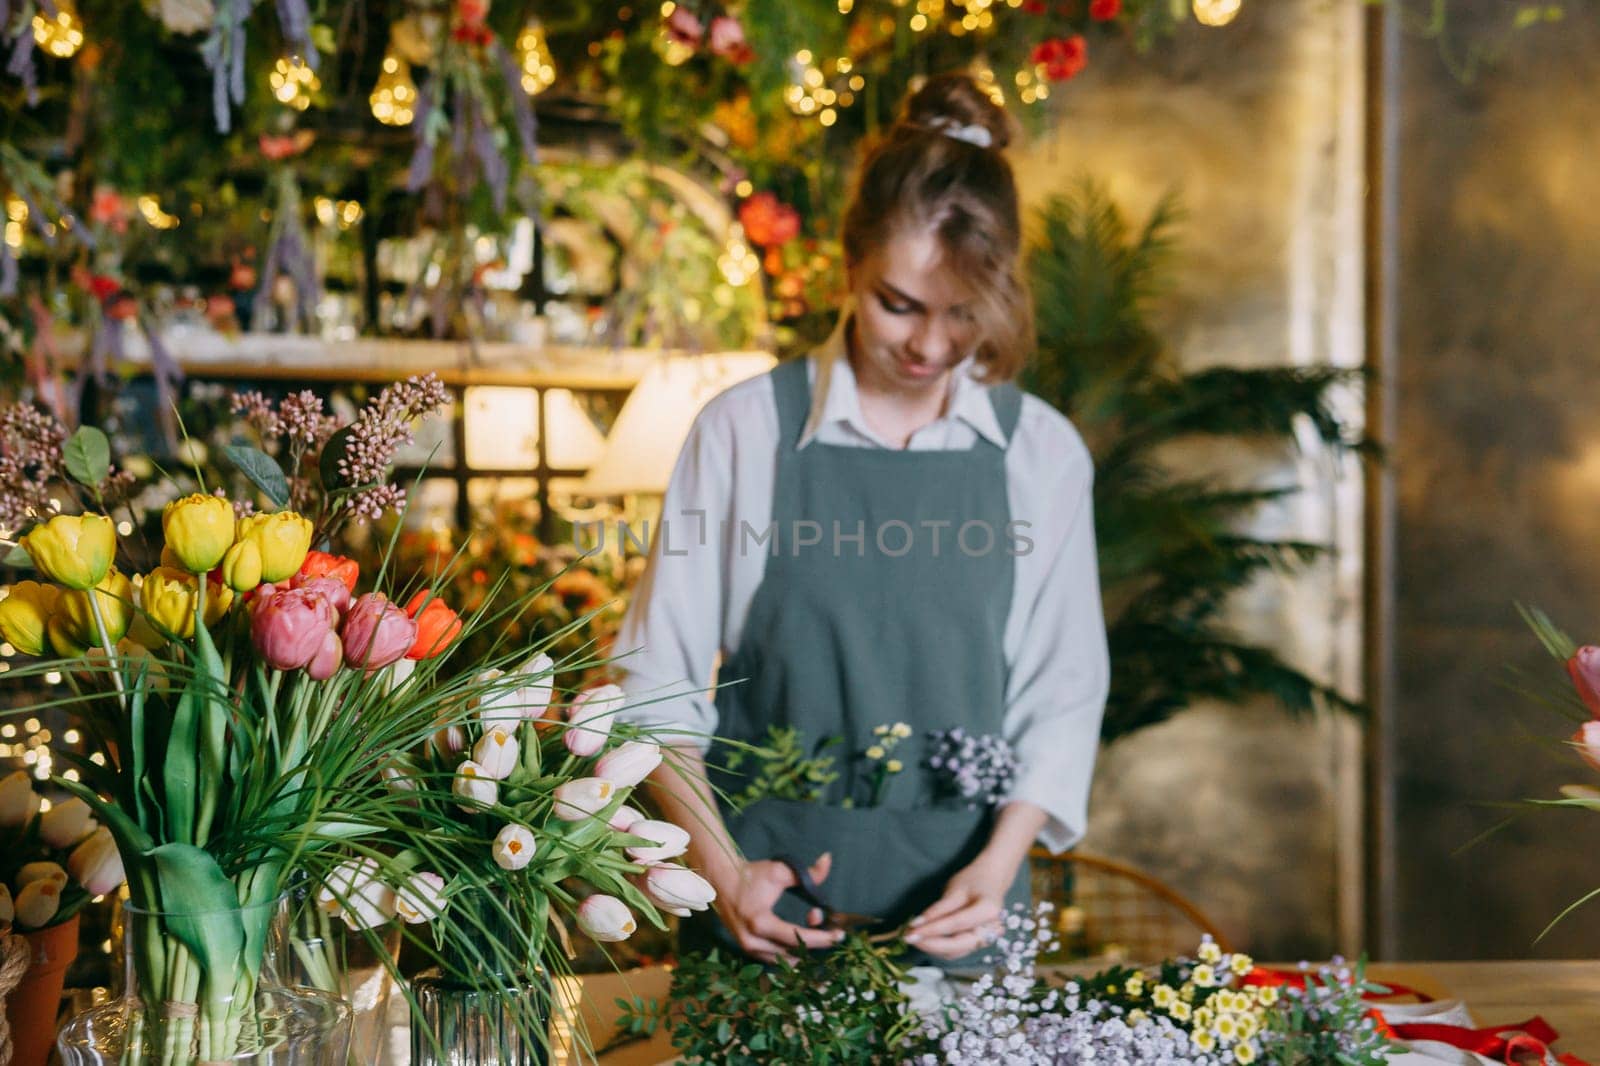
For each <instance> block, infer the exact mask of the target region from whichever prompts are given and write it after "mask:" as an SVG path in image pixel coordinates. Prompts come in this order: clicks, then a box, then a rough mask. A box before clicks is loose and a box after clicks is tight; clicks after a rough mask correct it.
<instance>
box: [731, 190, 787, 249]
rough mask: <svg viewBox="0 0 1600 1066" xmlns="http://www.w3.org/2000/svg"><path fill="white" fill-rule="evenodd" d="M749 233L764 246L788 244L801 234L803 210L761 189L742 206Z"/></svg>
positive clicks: (749, 235) (746, 228)
mask: <svg viewBox="0 0 1600 1066" xmlns="http://www.w3.org/2000/svg"><path fill="white" fill-rule="evenodd" d="M739 224H740V225H742V226H744V232H745V236H747V237H749V238H750V239H751V240H752V241H754V242H755V243H756V244H759V245H760V246H761V247H763V248H776V247H777V246H778V245H780V244H787V243H789V242H790V241H792V240H794V238H795V237H797V236H799V234H800V212H798V211H796V210H795V209H794V208H792V207H790V206H789V205H788V204H786V203H783V202H782V201H780V200H779V199H778V198H777V197H776V196H774V195H773V194H772V193H770V192H758V193H756V194H755V195H754V196H752V197H750V198H749V199H747V200H746V201H745V202H744V203H742V204H740V205H739Z"/></svg>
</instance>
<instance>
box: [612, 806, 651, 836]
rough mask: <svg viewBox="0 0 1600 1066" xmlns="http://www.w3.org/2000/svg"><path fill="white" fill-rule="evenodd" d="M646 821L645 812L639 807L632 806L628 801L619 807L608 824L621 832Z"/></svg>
mask: <svg viewBox="0 0 1600 1066" xmlns="http://www.w3.org/2000/svg"><path fill="white" fill-rule="evenodd" d="M642 821H644V812H643V811H641V810H639V809H638V808H637V807H630V806H628V805H627V804H626V803H624V804H623V805H622V806H620V807H618V808H617V810H616V813H615V814H613V815H612V816H611V820H610V821H609V822H607V823H606V824H607V825H609V826H610V827H611V828H612V829H615V830H616V831H617V832H619V833H626V832H627V831H628V830H629V829H630V828H631V827H633V826H634V825H636V824H638V823H639V822H642Z"/></svg>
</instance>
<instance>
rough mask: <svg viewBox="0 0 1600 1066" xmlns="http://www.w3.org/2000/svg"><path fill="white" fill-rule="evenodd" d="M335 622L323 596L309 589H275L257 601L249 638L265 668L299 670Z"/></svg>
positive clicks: (308, 660)
mask: <svg viewBox="0 0 1600 1066" xmlns="http://www.w3.org/2000/svg"><path fill="white" fill-rule="evenodd" d="M336 620H337V616H336V615H335V614H334V610H333V605H332V604H330V603H329V602H328V598H327V597H326V596H323V595H322V594H320V593H317V592H313V591H311V590H310V589H276V590H274V591H273V592H272V593H271V595H269V596H268V597H267V598H266V599H265V600H264V601H261V600H258V601H257V606H256V609H255V613H254V616H253V617H252V618H251V620H250V637H251V640H252V641H253V642H254V643H255V646H256V651H258V652H260V653H261V658H262V659H264V660H266V663H267V665H268V666H270V667H272V668H273V669H274V670H299V669H300V668H301V667H303V666H305V665H306V664H307V663H309V662H310V661H311V660H312V659H313V658H314V657H315V656H316V654H317V652H319V651H321V650H322V644H323V640H324V638H325V637H326V635H327V634H328V633H329V632H331V631H332V629H333V625H334V622H335V621H336Z"/></svg>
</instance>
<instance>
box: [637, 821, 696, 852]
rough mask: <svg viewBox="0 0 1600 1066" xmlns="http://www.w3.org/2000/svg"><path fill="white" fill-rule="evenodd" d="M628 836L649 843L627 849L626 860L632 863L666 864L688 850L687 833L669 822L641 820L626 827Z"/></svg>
mask: <svg viewBox="0 0 1600 1066" xmlns="http://www.w3.org/2000/svg"><path fill="white" fill-rule="evenodd" d="M628 835H629V836H634V837H638V838H639V839H640V840H648V841H650V843H649V844H635V845H632V846H631V847H629V848H628V849H627V851H628V858H630V859H632V860H633V861H634V862H641V863H652V862H666V861H667V860H668V859H676V858H677V857H678V856H679V855H682V854H683V853H684V852H686V851H688V850H689V831H688V830H686V829H684V828H683V827H682V826H680V825H673V824H672V823H671V822H658V821H655V820H653V819H650V818H645V819H641V820H640V821H637V822H634V823H633V825H631V826H629V827H628Z"/></svg>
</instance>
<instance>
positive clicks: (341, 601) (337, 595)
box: [290, 576, 350, 618]
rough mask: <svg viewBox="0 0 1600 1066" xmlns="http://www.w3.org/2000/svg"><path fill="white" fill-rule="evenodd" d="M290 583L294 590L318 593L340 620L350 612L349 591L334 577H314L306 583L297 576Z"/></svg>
mask: <svg viewBox="0 0 1600 1066" xmlns="http://www.w3.org/2000/svg"><path fill="white" fill-rule="evenodd" d="M290 581H291V583H292V585H293V587H294V588H297V589H310V590H311V591H312V592H320V593H321V594H322V595H323V596H325V597H326V598H327V600H328V602H329V603H331V604H333V609H334V610H335V611H338V612H339V617H340V618H343V617H344V616H345V613H346V612H347V611H349V610H350V589H349V587H348V586H346V585H345V583H344V582H343V581H340V580H339V579H338V578H336V577H314V578H311V579H310V580H307V581H301V580H300V579H299V577H298V576H297V577H294V578H291V579H290Z"/></svg>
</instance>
